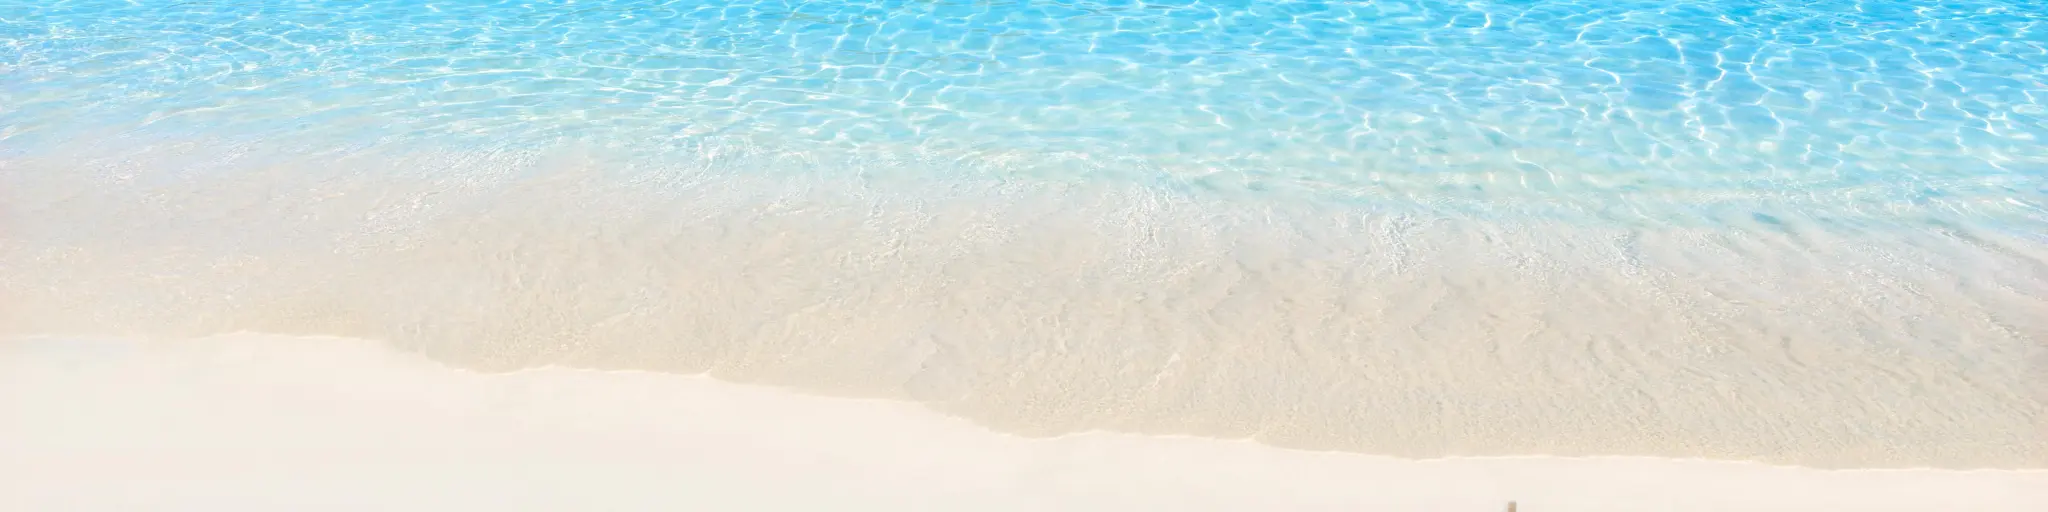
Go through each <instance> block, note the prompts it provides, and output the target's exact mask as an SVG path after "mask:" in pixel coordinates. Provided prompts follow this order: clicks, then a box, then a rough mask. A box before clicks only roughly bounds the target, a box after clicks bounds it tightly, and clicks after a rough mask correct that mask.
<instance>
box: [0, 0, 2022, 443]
mask: <svg viewBox="0 0 2048 512" xmlns="http://www.w3.org/2000/svg"><path fill="white" fill-rule="evenodd" d="M232 331H263V332H272V333H283V334H310V335H339V336H350V337H359V338H370V339H378V340H383V341H388V342H391V343H393V344H394V345H396V346H399V347H402V348H406V349H410V350H416V351H419V352H422V353H425V354H428V355H430V356H433V357H436V358H438V359H440V360H442V361H446V362H451V363H455V364H459V365H464V366H470V367H477V368H488V369H506V368H519V367H530V366H537V365H556V364H560V365H572V366H583V367H595V368H637V369H649V370H659V371H674V372H684V373H706V374H710V375H713V376H717V377H720V378H727V379H732V380H738V381H745V382H760V383H771V384H779V385H786V386H793V387H799V388H804V389H811V390H819V391H825V392H830V393H836V394H851V395H861V396H880V397H891V398H898V399H906V400H915V401H919V402H923V403H925V404H927V405H929V406H931V407H933V408H935V409H938V410H941V411H944V412H947V413H951V414H956V415H959V416H963V417H967V418H971V419H974V420H976V421H979V422H981V423H982V424H984V425H988V426H991V427H994V428H998V429H1002V430H1005V431H1010V432H1018V433H1027V434H1058V433H1065V432H1075V431H1085V430H1093V429H1108V430H1123V431H1134V432H1146V433H1169V434H1194V435H1204V436H1214V437H1228V438H1252V439H1257V440H1259V441H1263V442H1270V443H1276V444H1283V445H1288V446H1296V447H1303V448H1315V449H1342V450H1356V451H1367V452H1375V453H1389V454H1397V455H1404V456H1418V457H1435V456H1445V455H1519V454H1539V453H1540V454H1560V455H1653V456H1673V457H1713V458H1734V459H1743V460H1766V461H1772V462H1780V463H1796V464H1809V465H1823V466H1860V467H1869V466H1881V467H1924V466H1940V467H2048V430H2043V429H2042V428H2041V426H2042V425H2048V378H2043V376H2044V375H2048V7H2044V6H2043V4H2041V3H2039V2H2038V1H2037V0H1959V1H1932V2H1917V1H1916V2H1909V1H1904V0H1867V1H1839V0H1823V1H1815V2H1794V1H1742V0H1705V1H1646V0H1620V1H1591V0H1572V1H1548V2H1536V1H1502V2H1442V1H1430V0H1392V1H1372V2H1270V1H1253V2H1245V1H1237V2H1204V1H1160V2H1138V1H1127V2H1092V1H1091V2H1044V1H956V0H939V1H919V2H907V1H905V2H897V1H872V2H871V1H821V2H766V1H753V2H750V1H744V0H743V1H741V2H739V3H717V2H698V1H665V2H663V1H627V0H596V1H588V0H585V1H568V0H560V1H534V0H504V1H482V0H445V1H444V0H368V1H329V0H296V1H287V0H274V1H240V0H212V1H203V0H202V1H177V0H135V1H109V0H85V1H66V0H34V1H31V0H0V335H7V334H19V333H29V334H46V333H61V334H90V335H109V336H142V337H151V338H176V337H188V336H200V335H206V334H212V333H220V332H232Z"/></svg>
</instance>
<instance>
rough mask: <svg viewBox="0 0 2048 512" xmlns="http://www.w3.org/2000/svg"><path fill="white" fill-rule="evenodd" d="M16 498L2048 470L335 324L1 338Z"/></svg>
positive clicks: (2031, 484)
mask: <svg viewBox="0 0 2048 512" xmlns="http://www.w3.org/2000/svg"><path fill="white" fill-rule="evenodd" d="M0 418H4V421H0V454H5V455H4V456H0V510H20V511H58V510H237V509H249V510H349V511H360V510H435V511H447V510H625V509H633V510H868V509H884V510H886V509H912V510H1346V511H1357V510H1404V511H1411V510H1442V511H1498V510H1503V509H1505V505H1506V503H1507V502H1508V501H1509V500H1516V501H1518V502H1519V503H1520V510H1522V511H1524V512H1547V511H1573V512H1591V511H1604V510H1615V511H1620V510H1627V511H1647V510H1742V511H1766V510H1787V511H1792V510H1797V511H1814V510H1854V511H1858V512H1872V511H1881V510H1899V511H1909V510H1910V511H1974V512H1993V511H2002V510H2012V511H2040V510H2048V471H2041V470H2026V471H1949V470H1846V471H1830V470H1815V469H1805V468H1791V467H1775V466H1766V465H1761V464H1751V463H1738V462H1710V461H1693V460H1665V459H1647V458H1584V459H1561V458H1541V457H1520V458H1478V459H1439V460H1420V461H1417V460H1402V459H1393V458H1386V457H1376V456H1366V455H1356V454H1344V453H1316V452H1302V451H1291V450H1283V449H1277V448H1271V447H1267V446H1262V445H1258V444H1254V443H1249V442H1232V441H1218V440H1206V439H1194V438H1161V437H1144V436H1133V435H1121V434H1101V433H1089V434H1081V435H1071V436H1065V437H1059V438H1051V439H1026V438H1020V437H1014V436H1009V435H1004V434H999V433H994V432H990V431H988V430H985V429H983V428H980V427H977V426H974V425H972V424H970V423H968V422H965V421H962V420H958V419H954V418H949V417H945V416H942V415H938V414H935V413H932V412H930V411H927V410H925V409H922V408H920V407H918V406H916V405H913V404H910V403H902V402H890V401H874V400H853V399H839V398H825V397H815V396H807V395H799V394H794V393H790V392H786V391H780V390H774V389H767V388H760V387H751V386H744V385H737V384H731V383H724V382H719V381H714V380H711V379H707V378H702V377H687V376H677V375H666V374H654V373H617V372H594V371H581V370H560V369H544V370H530V371H522V372H517V373H510V374H477V373H471V372H465V371H459V370H453V369H449V368H445V367H442V366H439V365H437V364H434V363H431V362H428V361H425V360H423V359H420V358H417V357H414V356H411V355H406V354H401V353H398V352H395V351H390V350H387V349H384V348H382V347H379V346H377V345H374V344H371V343H365V342H357V341H350V340H339V339H302V338H279V337H259V336H253V335H241V336H229V337H219V338H212V339H207V340H199V341H181V342H159V343H131V342H111V341H80V340H59V339H48V338H36V339H22V340H15V341H7V342H0Z"/></svg>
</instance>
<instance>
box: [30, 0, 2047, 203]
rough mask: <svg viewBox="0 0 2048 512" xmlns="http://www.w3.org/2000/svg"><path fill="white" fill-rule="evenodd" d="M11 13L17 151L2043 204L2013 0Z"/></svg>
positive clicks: (180, 8)
mask: <svg viewBox="0 0 2048 512" xmlns="http://www.w3.org/2000/svg"><path fill="white" fill-rule="evenodd" d="M7 3H8V4H9V5H6V6H4V7H0V20H4V22H0V63H4V65H5V66H6V68H5V71H6V74H5V77H6V78H4V79H0V91H4V92H0V93H4V94H5V95H4V96H0V103H4V104H5V105H7V107H6V108H5V110H0V126H6V127H7V128H6V132H5V136H6V139H5V141H6V142H7V144H8V146H9V147H10V148H14V149H21V148H23V147H31V148H32V147H35V146H37V145H38V144H41V142H38V141H41V140H46V139H47V138H49V137H62V136H63V135H62V134H64V133H66V132H67V131H70V130H75V129H80V128H84V127H108V128H115V129H130V128H136V127H145V126H147V127H160V128H162V129H164V130H170V131H191V130H204V131H205V132H207V133H233V134H241V133H260V134H263V135H264V136H268V137H321V138H339V139H343V140H381V141H386V142H389V140H390V139H392V138H405V139H427V140H432V139H436V138H448V137H462V138H464V139H468V140H473V141H474V143H475V144H480V145H519V144H531V143H534V142H535V141H550V140H556V139H559V138H563V137H573V138H591V139H602V140H606V141H614V142H622V143H626V144H632V145H639V146H645V147H649V148H660V147H664V146H671V147H672V146H680V145H684V144H688V143H691V142H695V141H701V140H704V139H707V138H708V139H723V140H735V139H736V140H742V141H745V143H747V144H752V145H759V146H765V147H770V148H775V149H777V150H789V151H798V150H801V151H816V150H818V149H822V148H832V149H838V150H852V151H857V150H872V151H879V152H885V153H905V152H918V153H919V154H923V155H930V156H933V157H936V158H949V159H966V160H975V159H980V158H988V157H989V155H991V154H995V153H1014V154H1016V155H1020V156H1015V157H1012V158H1008V159H1007V160H1012V161H1011V162H1006V163H1005V164H1004V165H1003V166H1002V167H1005V168H1006V172H1025V171H1032V172H1039V173H1050V174H1054V175H1058V176H1070V175H1085V174H1089V173H1097V174H1114V175H1118V176H1119V177H1121V178H1124V179H1140V180H1153V181H1156V182H1159V183H1167V184H1180V185H1187V186H1194V187H1202V188H1217V189H1225V190H1243V191H1254V192H1263V191H1291V192H1304V193H1310V194H1315V195H1320V196H1332V197H1338V198H1348V199H1357V200H1363V201H1390V200H1398V201H1415V202H1423V203H1442V202H1454V203H1459V205H1460V206H1470V207H1501V206H1504V205H1526V204H1543V205H1549V206H1562V207H1566V208H1571V209H1577V210H1608V211H1615V210H1618V209H1620V208H1622V207H1621V206H1619V205H1622V204H1626V205H1629V206H1630V207H1634V208H1648V209H1652V210H1660V211H1674V210H1688V209H1695V208H1713V207H1728V208H1733V209H1741V208H1750V209H1768V210H1772V211H1771V212H1770V213H1769V214H1771V215H1782V214H1786V213H1790V214H1793V215H1800V214H1806V215H1897V214H1902V213H1919V212H1929V211H1933V212H1941V213H1954V214H1958V215H1964V216H1986V217H2000V216H2026V217H2029V218H2032V219H2036V220H2038V219H2040V218H2041V217H2042V216H2043V215H2044V213H2043V212H2044V210H2043V208H2048V184H2044V183H2048V181H2044V179H2043V175H2044V173H2048V76H2044V74H2048V73H2044V71H2043V70H2044V69H2048V32H2044V31H2048V28H2044V27H2043V26H2042V24H2043V23H2044V21H2043V16H2044V15H2043V9H2041V8H2040V7H2039V6H2038V5H2032V4H2029V3H2026V2H2019V1H2013V0H1996V1H1964V2H1940V3H1933V4H1923V3H1919V2H1897V1H1863V2H1843V1H1831V2H1794V3H1785V2H1754V1H1751V2H1740V1H1719V0H1717V1H1708V2H1683V3H1670V2H1623V3H1595V2H1475V3H1453V2H1425V1H1397V2H1350V3H1347V2H954V1H941V2H847V1H833V2H743V3H704V2H627V1H595V2H592V1H583V2H485V1H412V0H406V1H370V2H356V1H351V2H247V1H219V2H169V1H160V2H159V1H135V2H127V1H121V2H116V1H63V2H7ZM39 136H41V137H39ZM1015 160H1021V161H1015ZM1020 167H1021V168H1023V169H1017V168H1020ZM1102 168H1110V170H1107V171H1104V170H1102ZM953 171H956V172H976V171H978V172H999V171H993V170H985V169H977V170H970V169H965V168H964V166H963V168H961V169H953ZM1073 177H1078V178H1082V179H1086V178H1087V176H1073ZM1779 210H1796V211H1779ZM1731 211H1732V210H1731Z"/></svg>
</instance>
